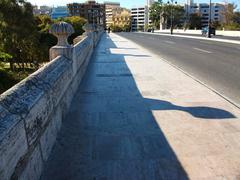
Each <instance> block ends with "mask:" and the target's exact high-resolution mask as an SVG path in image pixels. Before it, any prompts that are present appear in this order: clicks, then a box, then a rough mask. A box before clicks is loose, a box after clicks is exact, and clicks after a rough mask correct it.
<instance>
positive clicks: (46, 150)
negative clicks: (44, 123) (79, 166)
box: [40, 108, 62, 161]
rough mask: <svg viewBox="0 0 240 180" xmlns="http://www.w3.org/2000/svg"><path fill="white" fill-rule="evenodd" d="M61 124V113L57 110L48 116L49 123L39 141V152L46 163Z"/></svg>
mask: <svg viewBox="0 0 240 180" xmlns="http://www.w3.org/2000/svg"><path fill="white" fill-rule="evenodd" d="M61 124H62V111H61V109H60V108H57V109H56V111H55V112H53V113H52V115H51V116H50V123H49V125H48V127H47V128H46V130H45V132H44V133H43V135H42V137H41V139H40V146H41V152H42V156H43V160H44V161H46V160H47V158H48V156H49V155H50V153H51V150H52V147H53V145H54V143H55V140H56V138H57V133H58V131H59V130H60V128H61Z"/></svg>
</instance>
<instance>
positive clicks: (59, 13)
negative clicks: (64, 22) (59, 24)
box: [51, 6, 69, 19]
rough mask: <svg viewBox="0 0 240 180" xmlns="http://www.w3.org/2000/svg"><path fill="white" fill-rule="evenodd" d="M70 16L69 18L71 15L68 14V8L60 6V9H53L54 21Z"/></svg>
mask: <svg viewBox="0 0 240 180" xmlns="http://www.w3.org/2000/svg"><path fill="white" fill-rule="evenodd" d="M68 16H69V13H68V8H67V7H66V6H58V7H55V8H52V12H51V18H52V19H58V18H64V17H68Z"/></svg>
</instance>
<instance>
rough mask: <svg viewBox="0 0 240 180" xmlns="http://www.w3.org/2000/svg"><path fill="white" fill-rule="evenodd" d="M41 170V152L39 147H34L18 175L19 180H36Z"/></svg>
mask: <svg viewBox="0 0 240 180" xmlns="http://www.w3.org/2000/svg"><path fill="white" fill-rule="evenodd" d="M42 168H43V160H42V157H41V151H40V147H39V145H38V146H36V147H35V149H34V151H33V152H32V154H31V156H30V157H29V159H28V163H27V166H26V167H25V169H24V170H23V171H22V173H21V174H20V175H19V177H18V179H19V180H28V179H29V180H30V179H31V180H38V179H39V177H40V176H41V172H42Z"/></svg>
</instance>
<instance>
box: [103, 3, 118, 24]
mask: <svg viewBox="0 0 240 180" xmlns="http://www.w3.org/2000/svg"><path fill="white" fill-rule="evenodd" d="M104 4H105V12H106V27H107V28H108V27H110V25H111V24H112V23H113V13H114V12H113V11H114V10H115V9H117V8H120V3H117V2H108V1H107V2H104Z"/></svg>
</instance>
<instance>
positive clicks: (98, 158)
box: [42, 35, 234, 180]
mask: <svg viewBox="0 0 240 180" xmlns="http://www.w3.org/2000/svg"><path fill="white" fill-rule="evenodd" d="M115 39H116V38H115V37H113V38H112V39H111V38H110V37H109V36H108V35H104V36H103V37H102V39H101V41H100V43H99V45H98V47H97V48H96V50H95V53H94V56H93V58H92V60H91V63H90V65H89V67H88V71H87V74H86V75H85V77H84V79H83V82H82V83H81V85H80V86H79V89H78V92H77V94H76V95H75V98H74V100H73V102H72V105H71V108H70V112H69V114H68V116H67V118H66V119H65V120H64V121H63V125H62V129H61V132H60V134H59V136H58V138H57V142H56V145H55V147H54V149H53V151H52V153H51V156H50V158H49V160H48V162H47V163H46V167H45V171H44V173H43V176H42V180H46V179H51V180H52V179H57V180H59V179H69V180H71V179H76V180H77V179H119V180H120V179H121V180H125V179H127V180H136V179H151V180H154V179H156V180H158V179H162V180H185V179H189V177H188V174H187V173H186V171H185V170H184V167H183V166H182V164H181V163H180V161H179V159H178V157H177V155H176V154H175V152H174V150H173V149H172V147H171V146H170V144H169V142H168V140H167V138H166V137H165V135H164V132H163V131H162V129H161V124H159V122H157V120H156V119H155V118H154V116H153V115H152V112H151V111H152V110H161V111H168V110H179V111H184V112H187V113H190V114H191V115H193V116H194V117H198V118H204V119H205V118H206V119H226V118H234V115H233V114H231V113H230V112H227V111H225V110H222V109H217V108H213V107H183V106H178V105H175V104H172V103H171V102H168V101H163V100H155V99H147V98H144V97H143V96H142V95H141V93H140V91H139V89H138V87H137V85H136V83H135V80H134V78H133V75H132V73H131V71H130V69H129V68H128V65H127V64H126V61H125V56H126V55H127V56H129V55H130V54H129V53H128V52H126V54H118V53H112V52H111V51H110V50H111V48H115V49H116V48H118V47H117V46H116V44H115ZM117 42H121V43H124V42H126V41H119V40H117ZM103 51H105V52H106V54H105V55H104V53H102V52H103ZM126 51H127V47H126ZM131 56H132V57H134V56H136V57H138V56H139V55H138V54H131ZM133 61H134V59H133ZM114 62H117V63H114ZM183 146H184V145H183Z"/></svg>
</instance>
